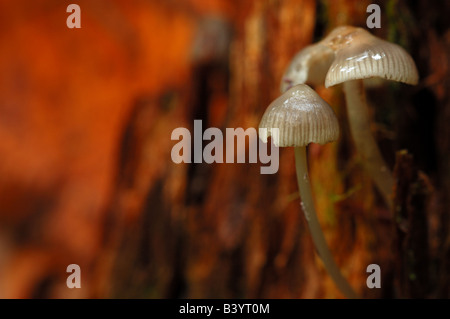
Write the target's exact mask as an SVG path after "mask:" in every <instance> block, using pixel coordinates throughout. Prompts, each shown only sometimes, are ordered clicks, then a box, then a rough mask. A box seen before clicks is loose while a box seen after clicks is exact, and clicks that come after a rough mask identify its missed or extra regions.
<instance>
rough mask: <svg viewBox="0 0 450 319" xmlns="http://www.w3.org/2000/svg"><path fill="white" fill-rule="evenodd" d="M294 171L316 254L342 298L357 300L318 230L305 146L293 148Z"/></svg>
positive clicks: (320, 230) (318, 225)
mask: <svg viewBox="0 0 450 319" xmlns="http://www.w3.org/2000/svg"><path fill="white" fill-rule="evenodd" d="M295 169H296V171H297V183H298V189H299V192H300V197H301V201H302V202H301V206H302V209H303V213H304V214H305V218H306V220H307V222H308V226H309V230H310V232H311V236H312V239H313V242H314V245H315V246H316V250H317V253H318V254H319V256H320V258H321V259H322V262H323V264H324V266H325V269H326V270H327V272H328V273H329V275H330V276H331V278H332V279H333V280H334V282H335V283H336V286H337V287H338V288H339V290H340V291H341V292H342V293H343V294H344V296H345V297H347V298H352V299H354V298H357V294H356V293H355V291H354V290H353V289H352V288H351V286H350V284H349V283H348V282H347V280H346V279H345V278H344V277H343V276H342V274H341V271H340V270H339V267H338V266H337V265H336V263H335V261H334V259H333V256H332V255H331V252H330V249H329V248H328V245H327V242H326V240H325V236H324V235H323V232H322V229H321V228H320V224H319V220H318V218H317V214H316V210H315V208H314V202H313V198H312V195H311V187H310V183H309V177H308V165H307V160H306V146H302V147H295Z"/></svg>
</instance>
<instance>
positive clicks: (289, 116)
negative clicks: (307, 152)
mask: <svg viewBox="0 0 450 319" xmlns="http://www.w3.org/2000/svg"><path fill="white" fill-rule="evenodd" d="M259 128H260V138H261V140H262V141H264V142H266V143H267V139H268V137H269V136H272V139H273V143H274V144H275V145H276V146H282V147H286V146H306V145H308V144H309V143H318V144H326V143H328V142H333V141H336V140H337V139H338V137H339V124H338V120H337V118H336V115H335V114H334V111H333V109H332V108H331V107H330V106H329V105H328V103H327V102H325V101H324V100H323V99H322V98H321V97H320V96H319V95H318V94H317V93H316V92H315V91H314V90H313V89H311V88H310V87H309V86H308V85H306V84H299V85H296V86H294V87H292V88H290V89H289V90H287V91H286V92H285V93H284V94H283V95H281V96H279V97H278V98H277V99H276V100H274V101H273V102H272V103H271V104H270V105H269V107H268V108H267V109H266V111H265V113H264V115H263V117H262V119H261V122H260V124H259ZM261 129H267V130H261ZM274 129H278V130H279V131H278V133H279V135H278V136H276V134H275V131H274Z"/></svg>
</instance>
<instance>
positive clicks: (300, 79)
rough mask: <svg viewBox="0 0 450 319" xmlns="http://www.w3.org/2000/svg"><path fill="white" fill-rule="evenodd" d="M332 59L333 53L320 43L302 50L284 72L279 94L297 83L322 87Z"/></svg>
mask: <svg viewBox="0 0 450 319" xmlns="http://www.w3.org/2000/svg"><path fill="white" fill-rule="evenodd" d="M333 59H334V51H333V50H332V49H331V48H329V47H328V46H326V45H324V44H322V43H320V42H319V43H316V44H312V45H308V46H307V47H305V48H303V49H302V50H301V51H299V52H298V53H297V54H296V55H295V56H294V58H293V59H292V61H291V63H290V64H289V66H288V67H287V69H286V71H285V72H284V75H283V77H282V80H281V86H280V90H281V93H284V92H286V91H287V90H288V89H289V88H291V87H292V86H294V85H297V84H299V83H305V84H310V85H323V83H324V82H325V76H326V75H327V72H328V69H329V68H330V65H331V62H333Z"/></svg>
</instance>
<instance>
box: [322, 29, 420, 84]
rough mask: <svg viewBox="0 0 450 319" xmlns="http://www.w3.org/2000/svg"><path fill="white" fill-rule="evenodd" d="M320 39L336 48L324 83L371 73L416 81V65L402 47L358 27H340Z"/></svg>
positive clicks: (362, 76)
mask: <svg viewBox="0 0 450 319" xmlns="http://www.w3.org/2000/svg"><path fill="white" fill-rule="evenodd" d="M324 40H325V41H326V43H325V44H327V45H329V46H330V47H331V48H333V50H335V51H336V58H335V59H334V61H333V62H332V64H331V66H330V69H329V70H328V73H327V76H326V79H325V86H326V87H330V86H333V85H336V84H339V83H342V82H345V81H349V80H358V79H366V78H371V77H381V78H384V79H387V80H393V81H397V82H403V83H407V84H417V82H418V79H419V76H418V72H417V68H416V65H415V63H414V61H413V59H412V58H411V56H410V55H409V54H408V53H407V52H406V51H405V50H404V49H403V48H401V47H400V46H398V45H397V44H394V43H390V42H387V41H385V40H382V39H379V38H377V37H375V36H373V35H372V34H370V33H369V32H367V31H366V30H364V29H362V28H355V27H340V28H338V29H336V30H334V31H333V32H332V33H330V35H328V36H327V37H326V38H325V39H324Z"/></svg>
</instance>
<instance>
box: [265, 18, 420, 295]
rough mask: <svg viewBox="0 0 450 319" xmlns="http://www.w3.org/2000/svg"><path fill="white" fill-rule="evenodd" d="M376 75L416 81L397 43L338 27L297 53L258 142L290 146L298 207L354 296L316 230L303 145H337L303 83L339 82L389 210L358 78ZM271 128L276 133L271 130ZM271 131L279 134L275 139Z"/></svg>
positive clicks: (318, 102) (332, 125)
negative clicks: (298, 196) (296, 183)
mask: <svg viewBox="0 0 450 319" xmlns="http://www.w3.org/2000/svg"><path fill="white" fill-rule="evenodd" d="M370 77H381V78H385V79H388V80H394V81H398V82H403V83H407V84H416V83H417V81H418V74H417V69H416V66H415V64H414V61H413V59H412V58H411V56H410V55H409V54H408V53H407V52H406V51H405V50H403V49H402V48H401V47H400V46H398V45H396V44H392V43H389V42H387V41H384V40H381V39H379V38H377V37H375V36H373V35H371V34H370V33H369V32H367V31H365V30H364V29H361V28H356V27H351V26H342V27H338V28H336V29H335V30H333V31H332V32H331V33H330V34H329V35H328V36H327V37H325V38H324V39H323V40H322V41H320V42H318V43H316V44H313V45H310V46H308V47H306V48H304V49H303V50H302V51H300V52H299V53H298V54H297V55H296V56H295V57H294V59H293V60H292V62H291V64H290V65H289V67H288V68H287V70H286V72H285V74H284V76H283V79H282V83H281V91H282V92H284V93H283V94H282V95H281V96H280V97H278V98H277V99H276V100H275V101H273V102H272V103H271V104H270V105H269V107H268V108H267V110H266V111H265V113H264V115H263V117H262V120H261V122H260V125H259V128H265V129H266V130H260V132H261V134H260V138H261V139H262V140H263V141H264V142H267V139H268V137H269V136H272V139H273V140H274V141H273V143H274V144H275V145H277V146H281V147H287V146H293V147H295V165H296V172H297V182H298V187H299V192H300V197H301V201H302V204H301V206H302V209H303V212H304V214H305V218H306V220H307V222H308V225H309V229H310V232H311V236H312V238H313V241H314V244H315V246H316V249H317V252H318V254H319V256H320V257H321V259H322V261H323V264H324V266H325V268H326V270H327V271H328V273H329V274H330V276H331V277H332V279H333V280H334V282H335V283H336V285H337V287H338V288H339V289H340V290H341V292H342V293H343V294H344V295H345V296H346V297H348V298H356V297H357V294H356V293H355V292H354V290H353V289H352V288H351V286H350V285H349V283H348V282H347V280H346V279H345V278H344V277H343V276H342V274H341V272H340V270H339V267H338V266H337V265H336V263H335V262H334V259H333V257H332V255H331V253H330V250H329V248H328V245H327V243H326V240H325V237H324V235H323V232H322V230H321V227H320V224H319V221H318V218H317V214H316V212H315V208H314V202H313V198H312V194H311V188H310V186H309V177H308V168H307V159H306V158H307V157H306V146H307V145H308V144H309V143H318V144H325V143H329V142H333V141H336V140H337V138H338V136H339V125H338V120H337V118H336V115H335V114H334V112H333V110H332V109H331V107H330V106H329V105H328V104H327V103H326V102H325V101H324V100H323V99H322V98H321V97H320V96H319V95H318V94H317V93H316V92H315V91H314V90H313V89H311V88H310V87H309V86H308V85H307V84H311V85H323V84H325V86H326V87H330V86H334V85H336V84H340V83H343V85H344V92H345V97H346V102H347V114H348V122H349V126H350V131H351V134H352V136H353V140H354V142H355V146H356V149H357V151H358V152H359V153H360V155H361V156H362V159H363V162H364V164H365V167H366V169H367V170H368V172H369V174H370V175H371V177H372V178H373V180H374V182H375V185H376V186H377V188H378V189H379V191H380V193H381V194H382V196H383V198H384V200H385V201H386V203H387V204H388V206H389V207H390V208H392V200H391V195H390V194H391V191H392V188H393V184H394V183H393V178H392V173H391V172H390V170H389V169H388V167H387V165H386V164H385V162H384V160H383V158H382V156H381V153H380V151H379V149H378V146H377V144H376V141H375V139H374V137H373V136H372V133H371V132H370V121H369V111H368V106H367V103H366V99H365V93H364V86H363V79H365V78H370ZM274 129H277V130H276V131H275V130H274ZM275 132H278V134H276V135H275Z"/></svg>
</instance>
